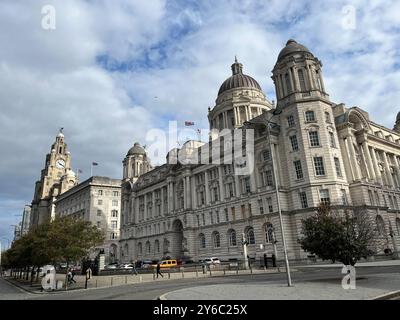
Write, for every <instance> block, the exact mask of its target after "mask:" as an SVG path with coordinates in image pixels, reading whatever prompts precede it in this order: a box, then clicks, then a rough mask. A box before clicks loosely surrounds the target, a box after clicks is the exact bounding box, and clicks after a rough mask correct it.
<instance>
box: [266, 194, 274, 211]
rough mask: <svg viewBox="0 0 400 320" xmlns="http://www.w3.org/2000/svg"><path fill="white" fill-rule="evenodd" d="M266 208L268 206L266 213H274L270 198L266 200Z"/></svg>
mask: <svg viewBox="0 0 400 320" xmlns="http://www.w3.org/2000/svg"><path fill="white" fill-rule="evenodd" d="M267 206H268V212H269V213H271V212H273V211H274V207H273V205H272V199H271V198H267Z"/></svg>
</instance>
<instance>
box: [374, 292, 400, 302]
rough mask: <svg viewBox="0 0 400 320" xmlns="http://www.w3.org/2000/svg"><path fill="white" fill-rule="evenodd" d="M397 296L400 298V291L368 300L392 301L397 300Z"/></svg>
mask: <svg viewBox="0 0 400 320" xmlns="http://www.w3.org/2000/svg"><path fill="white" fill-rule="evenodd" d="M397 296H400V290H396V291H391V292H388V293H385V294H382V295H380V296H377V297H374V298H371V299H368V300H390V299H392V298H395V297H397Z"/></svg>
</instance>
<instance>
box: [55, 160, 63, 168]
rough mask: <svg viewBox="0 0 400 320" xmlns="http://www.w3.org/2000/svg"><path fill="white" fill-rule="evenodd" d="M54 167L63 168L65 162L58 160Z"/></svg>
mask: <svg viewBox="0 0 400 320" xmlns="http://www.w3.org/2000/svg"><path fill="white" fill-rule="evenodd" d="M56 167H57V168H58V169H62V168H65V161H64V160H63V159H58V160H57V161H56Z"/></svg>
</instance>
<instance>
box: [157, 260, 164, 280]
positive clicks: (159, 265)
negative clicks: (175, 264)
mask: <svg viewBox="0 0 400 320" xmlns="http://www.w3.org/2000/svg"><path fill="white" fill-rule="evenodd" d="M158 275H160V276H161V277H162V278H164V276H163V275H162V273H161V264H160V263H157V279H158Z"/></svg>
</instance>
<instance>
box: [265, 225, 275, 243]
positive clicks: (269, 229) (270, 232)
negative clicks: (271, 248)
mask: <svg viewBox="0 0 400 320" xmlns="http://www.w3.org/2000/svg"><path fill="white" fill-rule="evenodd" d="M264 231H265V242H266V243H274V226H273V225H272V223H269V222H268V223H267V224H266V225H265V230H264Z"/></svg>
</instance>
